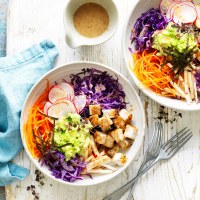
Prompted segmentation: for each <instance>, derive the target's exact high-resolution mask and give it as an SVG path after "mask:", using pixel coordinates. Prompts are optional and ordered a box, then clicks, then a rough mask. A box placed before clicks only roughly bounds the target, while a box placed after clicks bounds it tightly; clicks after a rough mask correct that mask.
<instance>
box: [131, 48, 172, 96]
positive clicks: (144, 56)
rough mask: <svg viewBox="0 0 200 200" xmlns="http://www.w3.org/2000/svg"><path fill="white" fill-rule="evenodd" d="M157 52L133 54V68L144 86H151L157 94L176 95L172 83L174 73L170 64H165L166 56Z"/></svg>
mask: <svg viewBox="0 0 200 200" xmlns="http://www.w3.org/2000/svg"><path fill="white" fill-rule="evenodd" d="M156 54H157V51H143V52H142V53H136V54H133V61H134V66H133V67H131V69H132V71H133V72H134V74H135V75H136V77H137V78H138V80H139V81H140V82H141V83H142V84H143V86H145V87H148V88H151V89H152V90H153V91H154V92H155V93H157V94H161V95H163V96H171V97H174V96H176V94H175V93H174V92H173V91H174V90H173V88H172V86H171V85H170V81H171V80H172V79H173V76H174V73H173V71H172V69H171V68H170V67H169V66H168V65H164V66H163V63H164V57H163V56H157V55H156ZM166 88H168V90H167V92H166V90H165V89H166ZM169 92H170V93H169Z"/></svg>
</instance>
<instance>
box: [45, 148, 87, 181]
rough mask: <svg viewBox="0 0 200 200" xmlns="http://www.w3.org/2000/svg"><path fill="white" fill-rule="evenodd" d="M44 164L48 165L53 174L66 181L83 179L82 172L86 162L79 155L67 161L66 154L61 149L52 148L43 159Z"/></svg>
mask: <svg viewBox="0 0 200 200" xmlns="http://www.w3.org/2000/svg"><path fill="white" fill-rule="evenodd" d="M42 164H45V165H47V166H48V168H49V170H50V171H51V172H52V175H53V176H54V177H55V178H57V179H62V180H63V181H66V182H74V181H75V180H78V179H80V180H82V179H83V177H81V172H82V171H83V170H84V169H85V167H86V163H85V162H83V161H81V160H80V158H79V157H78V156H76V157H74V158H72V159H71V160H69V161H65V155H64V154H63V153H61V152H59V151H54V150H50V151H49V152H48V153H47V154H46V155H45V157H44V158H43V160H42Z"/></svg>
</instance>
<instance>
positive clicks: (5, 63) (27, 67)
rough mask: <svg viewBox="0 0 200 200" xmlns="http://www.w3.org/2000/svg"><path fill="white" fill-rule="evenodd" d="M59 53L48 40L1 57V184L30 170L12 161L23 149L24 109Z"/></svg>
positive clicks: (24, 174)
mask: <svg viewBox="0 0 200 200" xmlns="http://www.w3.org/2000/svg"><path fill="white" fill-rule="evenodd" d="M57 55H58V51H57V49H56V47H55V45H54V44H53V43H52V42H50V41H47V40H45V41H43V42H41V43H40V44H38V45H34V46H32V47H31V48H30V49H27V50H25V51H24V52H22V53H20V54H18V55H15V56H10V57H2V58H0V186H3V185H8V184H10V183H11V182H12V181H15V180H21V179H23V178H24V177H25V176H26V175H28V173H29V171H28V170H27V169H25V168H22V167H19V166H17V165H15V164H14V163H12V162H10V160H11V159H13V158H14V157H15V156H16V155H17V153H18V152H19V151H20V150H21V149H22V142H21V137H20V130H19V128H20V124H19V119H20V113H21V109H22V106H23V103H24V100H25V97H26V95H27V93H28V92H29V90H30V89H31V87H32V86H33V84H34V83H35V82H36V81H37V80H38V79H39V78H40V77H41V76H42V75H43V74H44V73H46V72H47V71H48V70H50V69H51V68H52V67H53V64H54V62H55V59H56V57H57Z"/></svg>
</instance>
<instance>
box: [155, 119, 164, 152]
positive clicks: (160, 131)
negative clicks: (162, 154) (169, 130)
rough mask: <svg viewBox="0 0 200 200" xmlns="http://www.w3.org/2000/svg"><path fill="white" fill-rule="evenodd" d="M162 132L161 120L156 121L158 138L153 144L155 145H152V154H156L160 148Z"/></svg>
mask: <svg viewBox="0 0 200 200" xmlns="http://www.w3.org/2000/svg"><path fill="white" fill-rule="evenodd" d="M162 133H163V126H162V123H161V122H158V133H157V134H158V139H157V142H156V144H155V147H154V151H153V152H152V153H153V154H155V156H156V154H158V151H159V150H160V148H161V145H162Z"/></svg>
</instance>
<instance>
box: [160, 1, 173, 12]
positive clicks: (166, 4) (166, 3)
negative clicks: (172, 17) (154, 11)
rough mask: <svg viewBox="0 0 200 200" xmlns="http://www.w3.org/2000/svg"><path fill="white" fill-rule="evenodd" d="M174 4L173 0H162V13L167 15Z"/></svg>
mask: <svg viewBox="0 0 200 200" xmlns="http://www.w3.org/2000/svg"><path fill="white" fill-rule="evenodd" d="M172 3H173V0H162V1H161V2H160V11H161V12H162V13H167V10H168V8H169V6H170V5H171V4H172Z"/></svg>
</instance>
